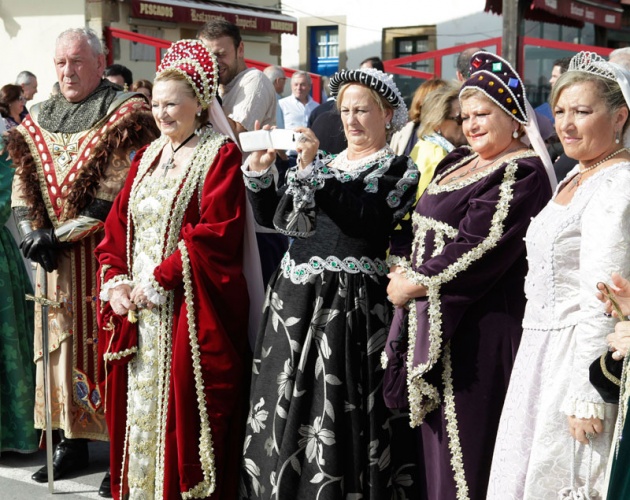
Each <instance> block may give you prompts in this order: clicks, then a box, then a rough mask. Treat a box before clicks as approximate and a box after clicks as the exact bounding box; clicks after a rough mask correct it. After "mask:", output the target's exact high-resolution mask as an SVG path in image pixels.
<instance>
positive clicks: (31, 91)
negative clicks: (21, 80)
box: [22, 78, 37, 101]
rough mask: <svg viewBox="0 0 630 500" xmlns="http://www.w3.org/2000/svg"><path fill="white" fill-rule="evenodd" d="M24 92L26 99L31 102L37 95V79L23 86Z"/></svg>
mask: <svg viewBox="0 0 630 500" xmlns="http://www.w3.org/2000/svg"><path fill="white" fill-rule="evenodd" d="M22 91H23V92H24V98H25V99H26V100H27V101H30V100H31V99H32V98H33V96H34V95H35V94H36V93H37V78H33V79H32V80H31V81H30V82H29V83H25V84H24V85H22Z"/></svg>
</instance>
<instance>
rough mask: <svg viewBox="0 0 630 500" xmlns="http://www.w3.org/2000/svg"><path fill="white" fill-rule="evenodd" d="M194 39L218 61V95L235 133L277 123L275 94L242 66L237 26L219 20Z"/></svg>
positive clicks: (252, 70) (255, 72)
mask: <svg viewBox="0 0 630 500" xmlns="http://www.w3.org/2000/svg"><path fill="white" fill-rule="evenodd" d="M197 38H199V40H201V41H202V42H203V43H204V44H205V46H206V47H208V49H210V52H212V53H213V54H214V56H215V57H216V58H217V62H218V64H219V83H220V87H219V96H220V97H221V100H222V104H223V111H224V112H225V114H226V116H227V117H228V120H230V125H231V126H232V129H233V130H234V133H235V134H236V135H237V136H238V134H240V133H241V132H246V131H248V130H254V123H255V122H256V120H258V121H259V122H260V125H261V126H263V125H275V124H276V123H275V122H276V98H275V95H276V92H275V90H274V88H273V85H272V84H271V82H270V81H269V79H268V78H265V75H264V74H263V72H262V71H260V70H258V69H256V68H248V67H247V65H246V64H245V45H244V44H243V40H242V38H241V33H240V31H239V29H238V27H237V26H236V25H234V24H232V23H231V22H229V21H225V20H223V19H218V20H214V21H210V22H208V23H206V24H204V25H203V27H202V28H201V29H200V30H199V33H198V35H197Z"/></svg>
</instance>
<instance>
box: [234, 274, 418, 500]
mask: <svg viewBox="0 0 630 500" xmlns="http://www.w3.org/2000/svg"><path fill="white" fill-rule="evenodd" d="M390 319H391V310H390V304H389V303H388V302H386V301H385V279H384V278H379V277H378V276H367V275H365V274H362V273H358V274H346V273H344V272H332V271H325V272H323V273H322V274H319V275H314V276H311V278H310V279H309V281H308V282H306V283H305V284H300V285H298V284H294V283H292V282H291V281H290V280H289V279H287V278H284V277H283V276H282V273H281V272H280V273H276V275H275V276H274V277H272V279H271V282H270V286H269V287H268V289H267V297H266V301H265V305H264V312H263V320H262V323H261V331H260V333H259V336H258V339H257V343H256V349H255V353H254V365H253V375H252V377H253V378H252V385H251V394H250V411H249V416H248V420H247V429H246V439H245V444H244V460H243V469H242V473H241V487H240V495H241V498H251V499H258V498H264V499H279V500H284V499H320V500H321V499H372V500H377V499H378V500H387V499H392V498H395V499H405V498H415V497H416V495H415V494H414V491H415V489H416V487H417V483H416V481H415V479H414V475H415V474H416V471H417V470H418V466H417V463H416V460H415V458H414V455H415V440H414V439H415V438H414V437H413V434H412V431H411V429H410V428H409V424H408V422H409V421H408V416H407V415H405V414H400V413H394V412H392V411H391V410H389V409H387V408H386V407H385V403H384V401H383V396H382V381H383V370H382V368H381V366H380V354H381V351H382V350H383V348H384V346H385V341H386V339H387V331H388V325H389V321H390ZM409 443H412V445H411V446H409ZM404 455H407V456H404Z"/></svg>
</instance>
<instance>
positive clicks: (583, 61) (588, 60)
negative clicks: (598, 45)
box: [567, 51, 617, 82]
mask: <svg viewBox="0 0 630 500" xmlns="http://www.w3.org/2000/svg"><path fill="white" fill-rule="evenodd" d="M567 71H585V72H586V73H592V74H594V75H598V76H601V77H602V78H606V79H607V80H612V81H613V82H617V76H616V74H615V72H614V70H613V68H612V66H611V65H610V63H609V62H608V61H606V59H604V58H603V57H602V56H600V55H598V54H595V52H586V51H584V52H578V53H577V54H575V55H574V56H573V57H572V58H571V62H570V63H569V69H568V70H567Z"/></svg>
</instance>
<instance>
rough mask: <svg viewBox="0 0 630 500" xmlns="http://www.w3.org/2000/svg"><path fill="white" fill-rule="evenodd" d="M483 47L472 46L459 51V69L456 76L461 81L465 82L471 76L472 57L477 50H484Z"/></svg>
mask: <svg viewBox="0 0 630 500" xmlns="http://www.w3.org/2000/svg"><path fill="white" fill-rule="evenodd" d="M482 50H483V49H482V48H481V47H470V48H469V49H465V50H463V51H462V52H460V53H459V55H458V56H457V69H456V71H455V78H457V80H459V81H460V82H465V81H466V80H467V79H468V78H469V77H470V58H471V57H472V56H473V54H474V53H475V52H479V51H482Z"/></svg>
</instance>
